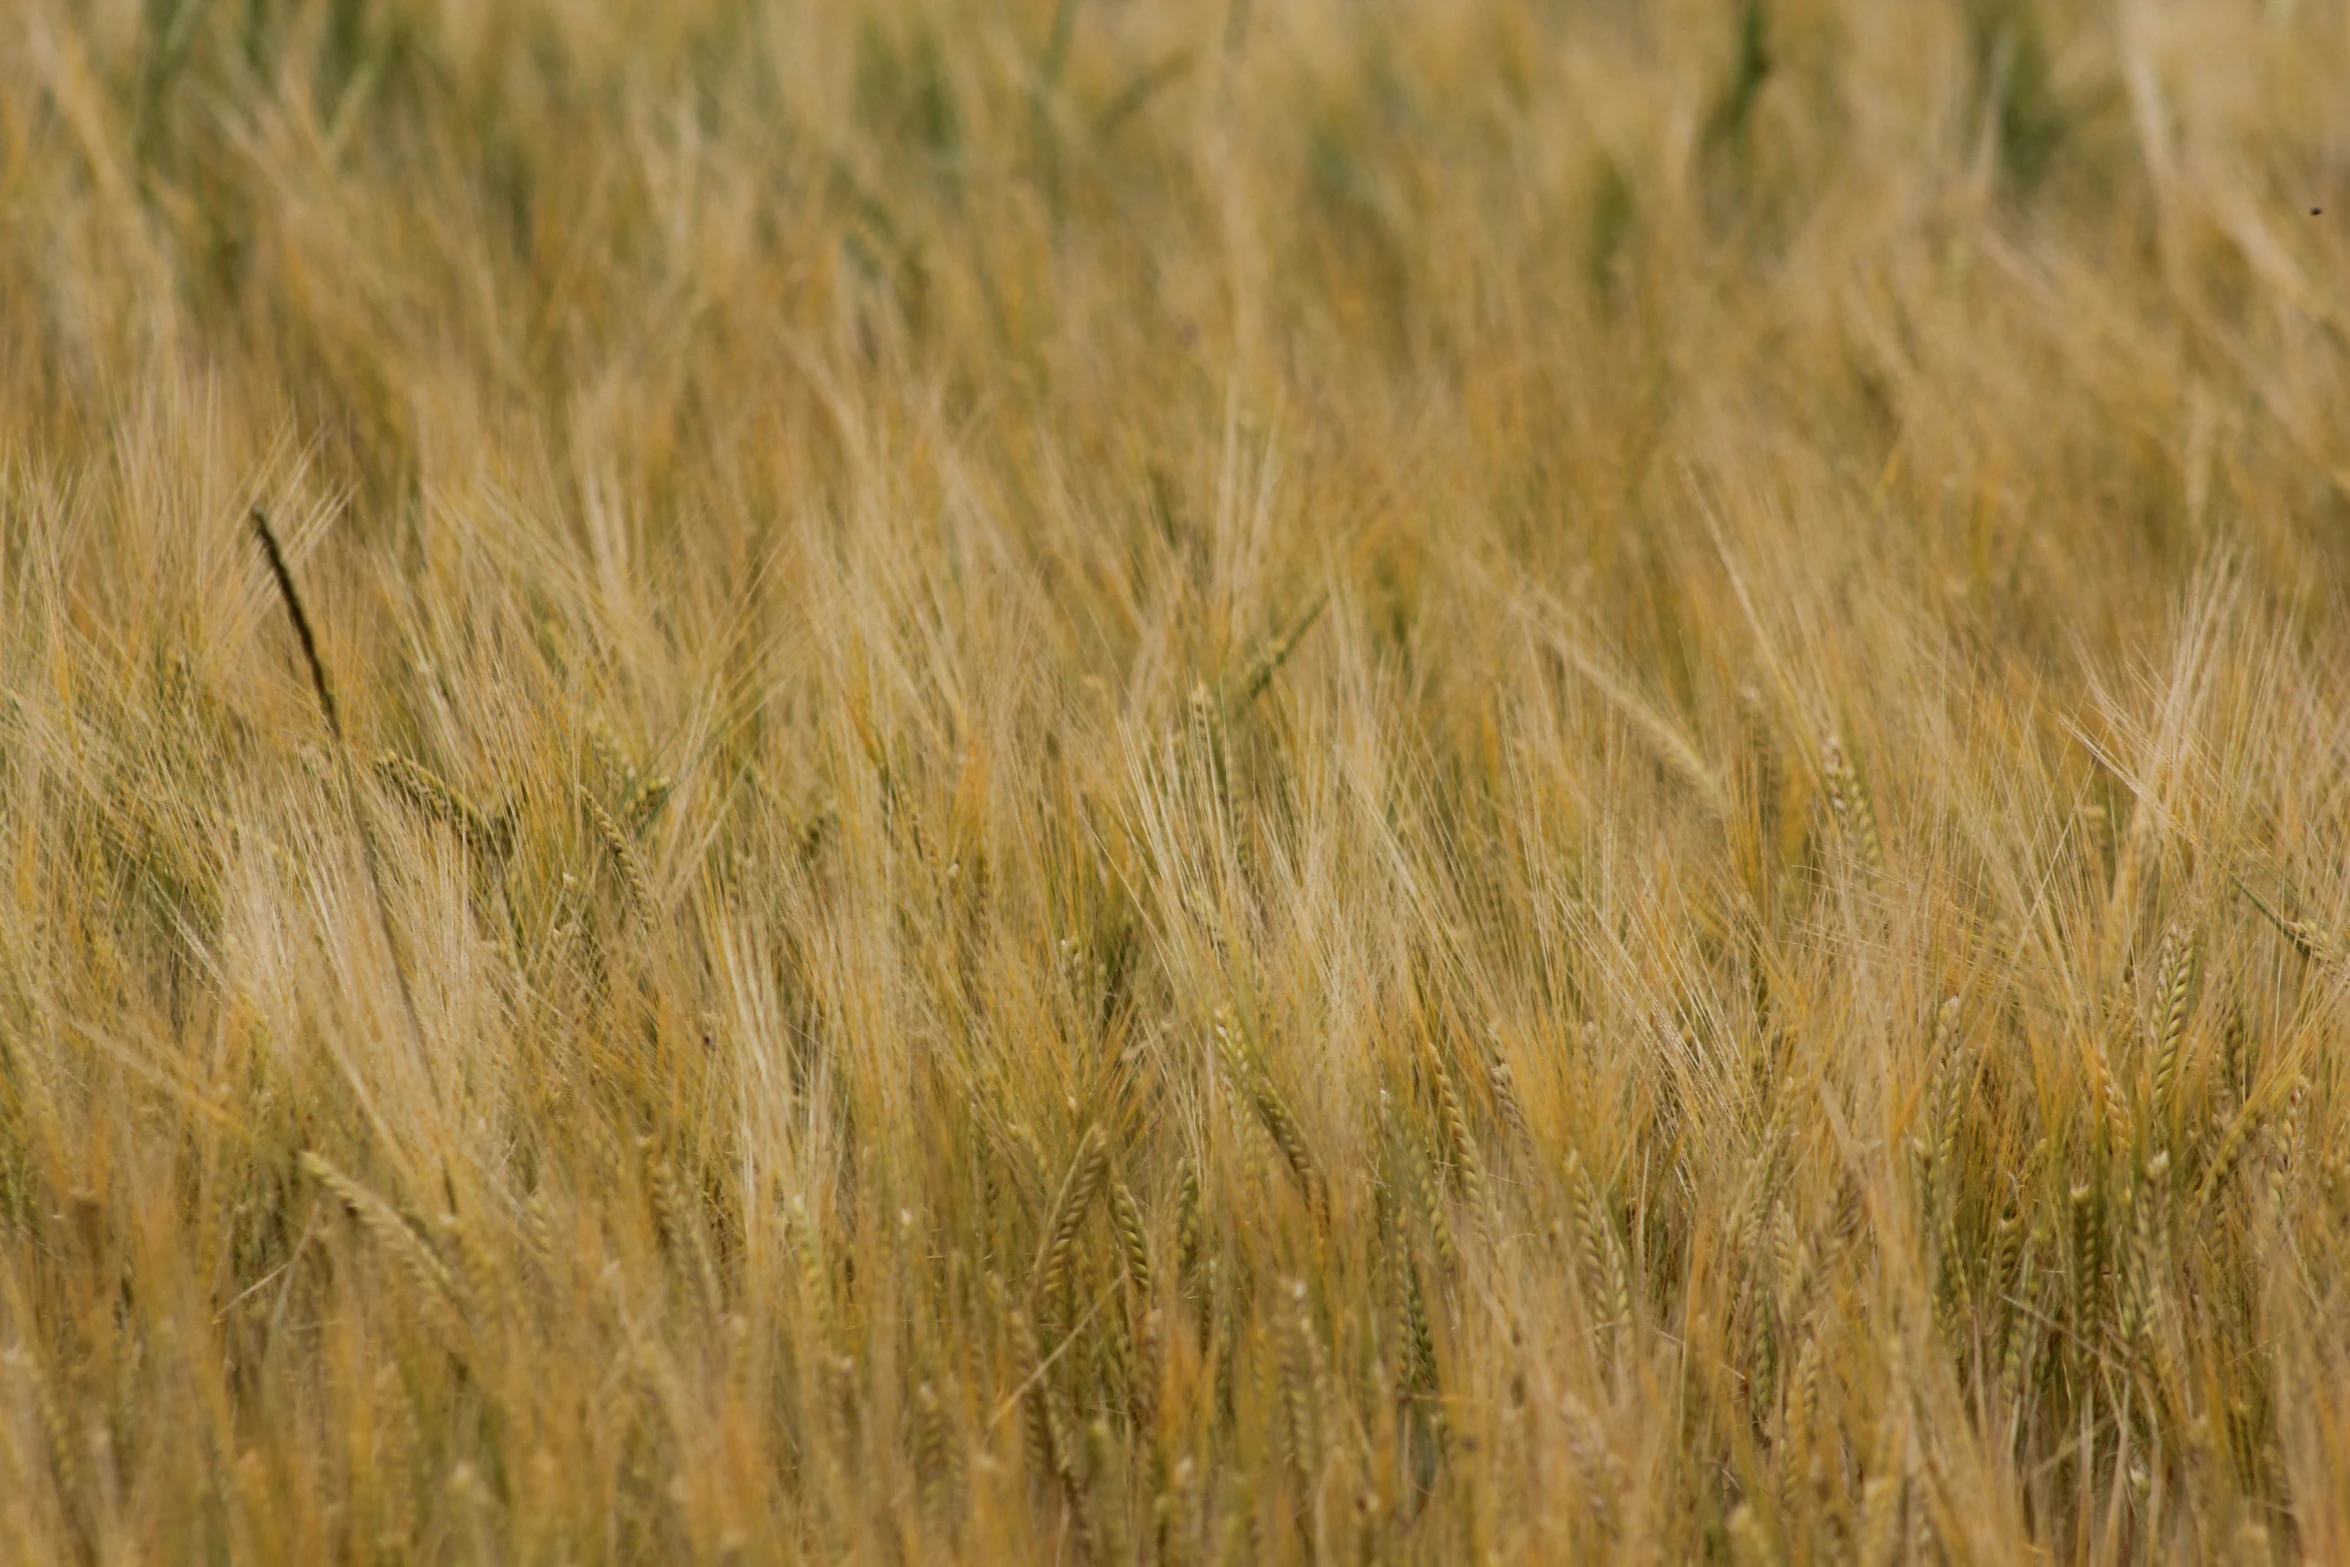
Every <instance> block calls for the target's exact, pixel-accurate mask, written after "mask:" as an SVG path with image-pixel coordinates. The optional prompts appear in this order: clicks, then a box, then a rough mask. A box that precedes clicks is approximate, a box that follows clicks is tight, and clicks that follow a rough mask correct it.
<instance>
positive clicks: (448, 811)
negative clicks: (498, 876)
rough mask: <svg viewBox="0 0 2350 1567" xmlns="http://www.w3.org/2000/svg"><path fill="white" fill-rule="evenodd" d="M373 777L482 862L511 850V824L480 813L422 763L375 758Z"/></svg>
mask: <svg viewBox="0 0 2350 1567" xmlns="http://www.w3.org/2000/svg"><path fill="white" fill-rule="evenodd" d="M375 776H376V778H377V780H378V781H379V782H381V783H382V784H383V786H384V787H385V788H386V789H388V790H390V791H391V792H392V793H393V794H396V795H398V796H399V797H400V799H401V800H402V801H404V802H406V804H407V805H408V807H409V808H410V809H411V810H414V811H415V812H416V813H417V814H418V815H420V816H424V817H426V818H428V819H430V820H432V821H436V822H438V823H440V824H441V825H442V826H443V827H446V828H448V829H449V831H450V832H451V833H453V834H454V835H455V836H456V838H457V840H458V842H460V843H462V844H464V845H465V847H466V848H468V849H470V850H472V851H473V852H474V853H475V854H477V855H479V856H481V857H482V858H483V859H484V860H488V861H493V862H494V861H498V860H503V859H505V858H506V857H507V855H508V854H509V853H511V852H512V848H513V821H512V819H511V818H510V817H506V816H500V817H497V818H495V819H493V818H491V817H490V816H488V815H486V814H484V813H483V812H482V810H481V809H480V808H479V807H478V806H476V805H474V803H473V802H472V801H470V800H468V799H466V798H465V796H463V795H462V794H460V793H458V792H457V790H456V789H455V788H454V787H453V786H452V785H450V784H449V783H448V782H446V781H445V780H443V779H442V778H441V777H440V776H439V775H438V774H436V773H434V772H432V771H431V770H430V769H428V768H426V767H424V766H423V765H422V764H420V763H417V762H413V761H410V760H409V759H408V758H407V757H404V756H401V755H398V754H397V753H395V752H391V751H385V752H383V753H382V754H380V755H378V756H377V757H376V759H375Z"/></svg>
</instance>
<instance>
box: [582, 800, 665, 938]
mask: <svg viewBox="0 0 2350 1567" xmlns="http://www.w3.org/2000/svg"><path fill="white" fill-rule="evenodd" d="M579 800H580V803H581V804H582V805H584V806H585V807H586V808H587V813H588V820H589V821H590V822H591V823H593V824H594V826H595V829H596V837H597V838H598V839H599V840H601V841H602V843H603V845H604V851H605V852H606V853H607V854H609V855H611V856H612V865H613V868H614V869H615V870H617V871H618V872H619V873H620V885H621V886H622V888H623V889H625V891H626V892H627V894H628V906H629V911H630V912H631V913H632V914H634V915H635V916H636V917H637V919H638V920H640V921H643V920H648V919H650V918H651V917H652V913H653V886H652V882H651V880H650V878H648V877H647V876H646V875H645V864H644V860H643V859H642V858H641V857H640V856H639V855H638V854H637V852H636V845H635V844H633V843H631V842H630V841H629V838H628V834H626V833H624V832H622V831H621V830H620V823H618V822H617V821H615V820H613V818H612V813H611V812H610V811H607V810H605V809H604V802H603V801H601V800H599V799H597V798H596V797H595V795H593V794H592V793H590V792H589V791H588V789H587V787H586V786H585V785H582V786H581V788H580V791H579Z"/></svg>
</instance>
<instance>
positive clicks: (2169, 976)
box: [2154, 927, 2198, 1137]
mask: <svg viewBox="0 0 2350 1567" xmlns="http://www.w3.org/2000/svg"><path fill="white" fill-rule="evenodd" d="M2197 963H2198V951H2197V947H2196V943H2195V941H2194V938H2193V937H2192V936H2190V935H2188V934H2187V933H2185V932H2184V931H2182V930H2180V929H2178V928H2177V927H2173V928H2172V930H2171V931H2170V932H2169V933H2168V934H2167V935H2165V936H2164V937H2163V946H2162V956H2161V959H2160V961H2159V962H2158V964H2157V965H2156V968H2155V976H2156V977H2155V985H2154V989H2155V997H2156V1007H2157V1013H2156V1016H2157V1019H2158V1024H2157V1032H2156V1037H2155V1048H2154V1120H2155V1125H2156V1127H2157V1128H2159V1129H2161V1131H2162V1135H2164V1136H2165V1137H2167V1136H2168V1135H2169V1128H2170V1125H2171V1121H2172V1117H2173V1114H2174V1105H2173V1099H2174V1096H2175V1094H2176V1091H2177V1086H2178V1076H2179V1047H2180V1043H2181V1041H2182V1040H2183V1039H2184V1038H2185V1037H2186V1032H2187V1014H2188V1011H2189V1009H2190V1006H2191V1004H2192V1002H2193V999H2194V989H2195V974H2196V967H2197Z"/></svg>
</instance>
